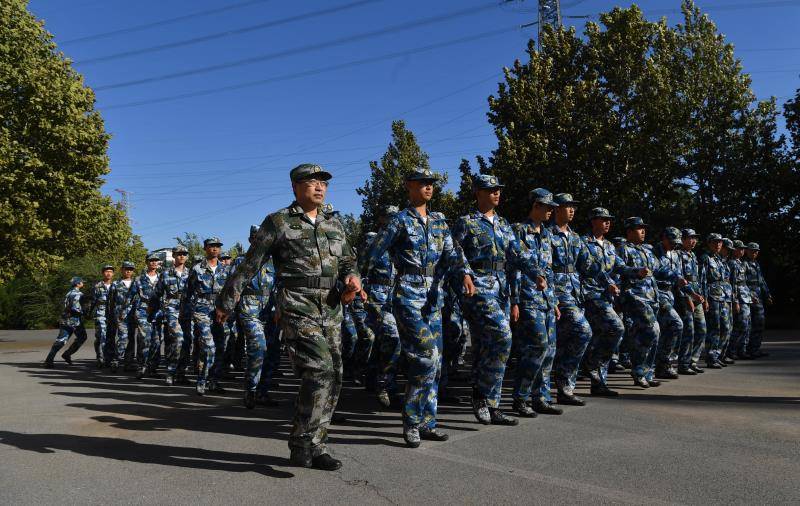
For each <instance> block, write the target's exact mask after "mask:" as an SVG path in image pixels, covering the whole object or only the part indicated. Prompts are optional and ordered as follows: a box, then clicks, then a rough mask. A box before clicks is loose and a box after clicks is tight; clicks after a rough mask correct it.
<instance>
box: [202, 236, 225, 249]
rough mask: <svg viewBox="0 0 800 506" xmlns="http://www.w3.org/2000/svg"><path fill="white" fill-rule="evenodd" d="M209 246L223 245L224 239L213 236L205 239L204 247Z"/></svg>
mask: <svg viewBox="0 0 800 506" xmlns="http://www.w3.org/2000/svg"><path fill="white" fill-rule="evenodd" d="M209 246H222V241H220V240H219V237H216V236H211V237H209V238H208V239H206V240H205V241H203V247H204V248H207V247H209Z"/></svg>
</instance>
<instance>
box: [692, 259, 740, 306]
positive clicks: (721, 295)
mask: <svg viewBox="0 0 800 506" xmlns="http://www.w3.org/2000/svg"><path fill="white" fill-rule="evenodd" d="M700 279H701V282H702V284H701V285H700V291H701V293H702V294H703V297H705V298H706V299H709V300H716V301H721V302H732V300H733V297H732V296H733V288H732V286H731V283H730V271H729V270H728V264H727V262H726V261H725V259H724V258H722V257H721V256H719V255H712V254H710V253H708V252H706V253H703V255H702V256H701V257H700Z"/></svg>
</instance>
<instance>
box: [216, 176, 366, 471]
mask: <svg viewBox="0 0 800 506" xmlns="http://www.w3.org/2000/svg"><path fill="white" fill-rule="evenodd" d="M290 177H291V180H292V189H293V191H294V195H295V201H294V202H293V203H292V204H291V205H290V206H289V207H286V208H284V209H281V210H279V211H278V212H276V213H273V214H270V215H269V216H267V217H266V219H264V222H263V223H262V224H261V227H260V229H259V231H258V233H257V234H256V236H255V238H254V240H253V242H252V244H251V245H250V249H249V250H248V251H247V255H246V257H245V260H244V261H243V262H242V263H241V264H240V265H239V267H238V268H237V269H236V272H235V273H234V274H233V275H232V276H231V277H230V278H228V281H227V282H226V283H225V287H224V288H223V290H222V293H221V294H220V297H219V298H218V299H217V319H218V320H219V321H224V320H225V319H227V316H228V315H229V314H230V313H231V311H233V309H234V307H235V306H236V303H237V301H238V300H239V297H240V296H241V294H242V290H244V287H245V285H246V284H247V282H248V281H250V279H251V278H252V277H253V276H254V275H255V274H256V272H257V271H258V269H259V268H260V267H261V265H263V264H264V263H265V262H266V261H267V260H269V259H270V258H272V259H273V262H274V264H275V272H276V276H275V281H276V284H277V286H278V294H277V302H276V306H277V312H278V318H279V324H280V326H281V329H282V330H283V336H284V339H285V342H286V347H287V350H288V351H289V355H290V357H291V359H292V362H293V364H294V369H295V372H296V373H297V374H298V375H299V376H300V377H301V380H302V381H301V384H300V392H299V394H298V396H297V401H296V403H295V413H294V419H293V421H292V431H291V433H290V435H289V448H290V449H291V452H292V454H291V461H292V463H294V464H296V465H300V466H303V467H314V468H317V469H324V470H336V469H338V468H340V467H341V462H339V461H338V460H336V459H334V458H333V457H331V456H330V455H328V447H327V445H326V441H327V439H328V425H329V424H330V421H331V415H332V414H333V411H334V409H335V408H336V403H337V401H338V399H339V391H340V390H341V384H342V356H341V322H342V302H344V303H348V302H350V301H352V300H353V298H354V297H355V294H356V293H357V292H360V291H361V280H360V279H359V277H358V272H357V268H356V257H355V254H354V252H353V249H352V247H351V246H350V244H349V243H348V242H347V238H346V236H345V232H344V228H343V227H342V224H341V222H340V221H339V219H338V218H337V217H336V215H335V214H334V212H333V210H332V209H331V207H330V206H329V205H326V204H324V201H325V194H326V191H327V187H328V180H329V179H330V178H331V177H332V176H331V174H330V173H328V172H325V171H324V170H322V168H320V167H319V166H318V165H313V164H303V165H299V166H297V167H295V168H294V169H292V171H291V173H290Z"/></svg>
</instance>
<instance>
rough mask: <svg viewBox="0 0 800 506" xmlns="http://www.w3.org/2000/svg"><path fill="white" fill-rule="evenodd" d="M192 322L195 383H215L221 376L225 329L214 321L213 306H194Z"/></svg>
mask: <svg viewBox="0 0 800 506" xmlns="http://www.w3.org/2000/svg"><path fill="white" fill-rule="evenodd" d="M192 321H193V322H194V325H195V331H196V332H197V345H198V348H199V350H198V360H197V362H198V368H197V383H199V384H203V385H204V384H205V383H206V382H209V383H212V384H213V383H216V382H217V381H219V380H220V378H221V376H222V362H223V360H222V356H223V354H224V353H225V328H224V325H222V324H220V323H218V322H217V321H216V320H215V314H214V306H213V305H209V306H195V309H194V312H193V313H192Z"/></svg>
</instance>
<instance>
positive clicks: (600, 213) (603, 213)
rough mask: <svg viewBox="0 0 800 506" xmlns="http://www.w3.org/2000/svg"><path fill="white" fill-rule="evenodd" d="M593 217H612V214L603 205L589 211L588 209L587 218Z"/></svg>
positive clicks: (591, 218)
mask: <svg viewBox="0 0 800 506" xmlns="http://www.w3.org/2000/svg"><path fill="white" fill-rule="evenodd" d="M595 218H608V219H613V218H614V216H613V215H612V214H611V213H609V212H608V209H606V208H605V207H595V208H594V209H592V210H591V211H589V219H590V220H593V219H595Z"/></svg>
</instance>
